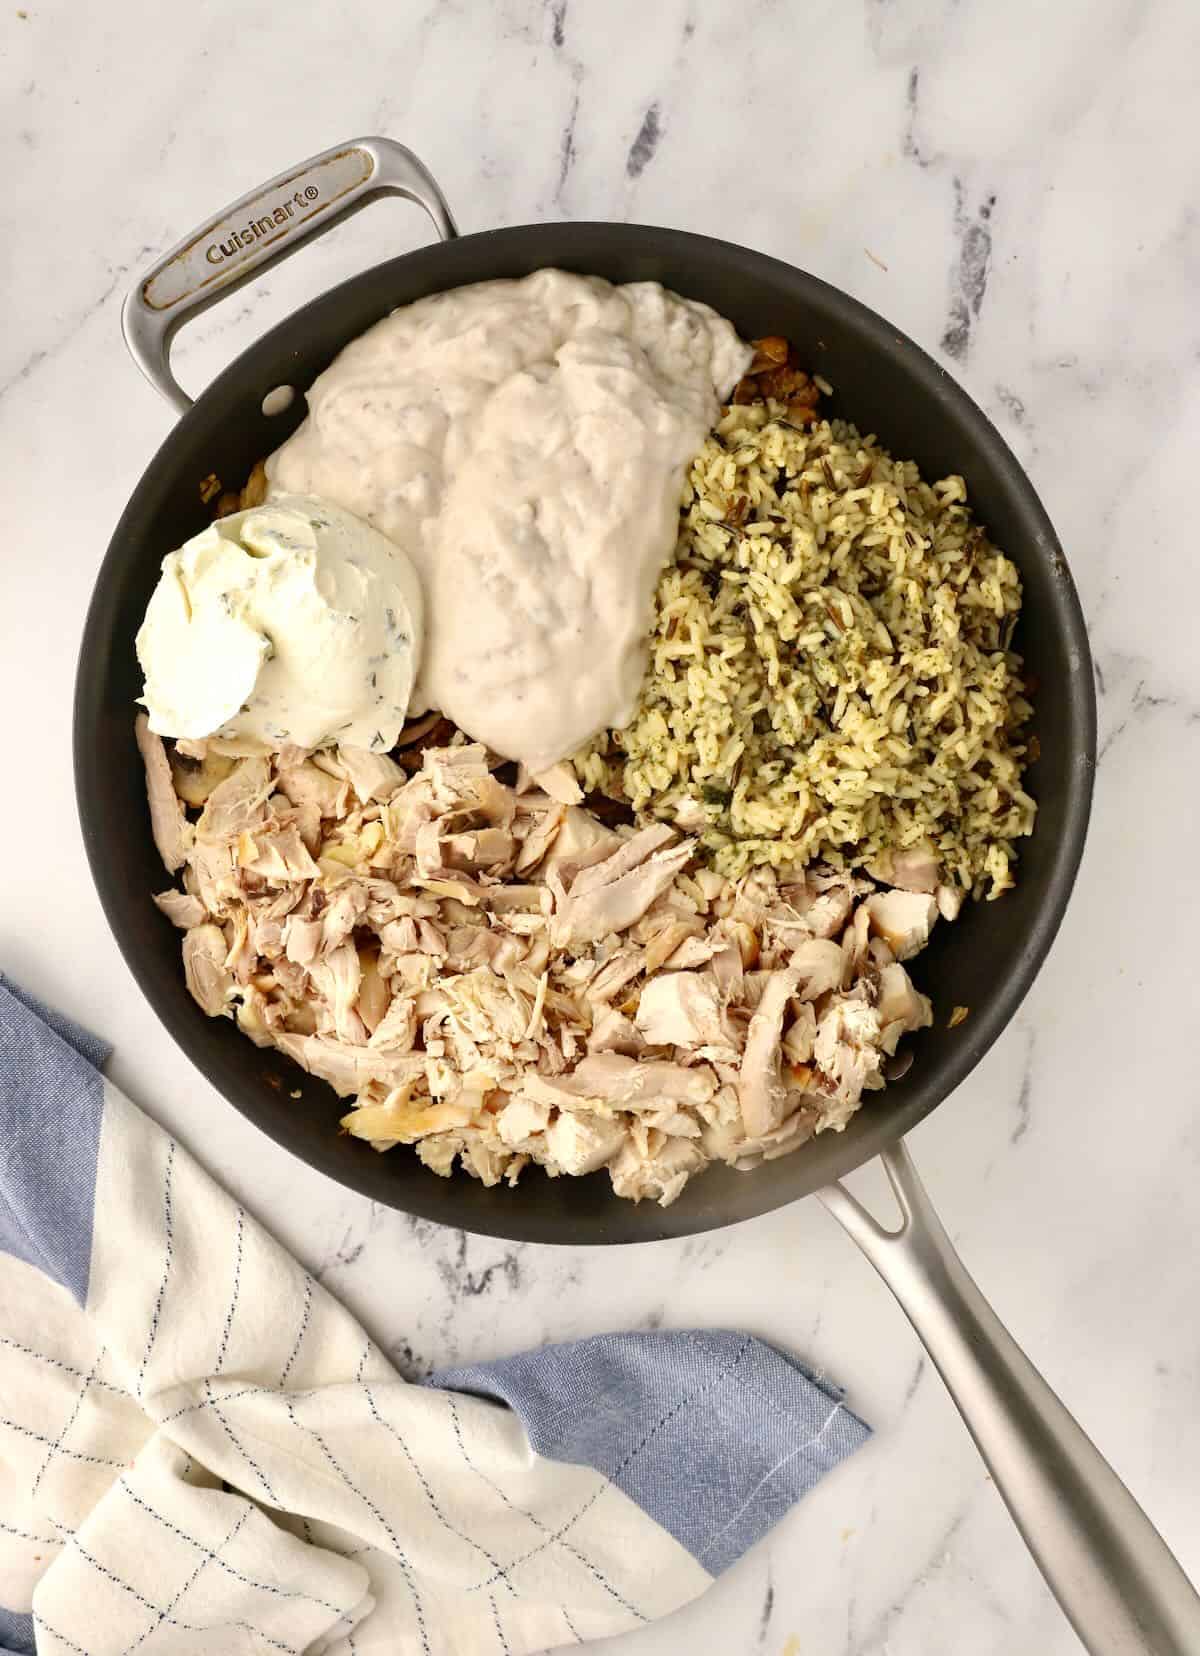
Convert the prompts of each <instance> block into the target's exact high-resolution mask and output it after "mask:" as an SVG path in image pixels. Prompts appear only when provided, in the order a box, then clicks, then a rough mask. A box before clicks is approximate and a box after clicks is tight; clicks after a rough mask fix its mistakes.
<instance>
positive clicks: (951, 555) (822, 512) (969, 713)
mask: <svg viewBox="0 0 1200 1656" xmlns="http://www.w3.org/2000/svg"><path fill="white" fill-rule="evenodd" d="M1020 605H1021V582H1020V577H1019V576H1018V574H1017V570H1016V568H1015V566H1014V565H1013V564H1012V563H1011V562H1010V561H1009V559H1008V558H1006V557H1005V556H1004V555H1003V553H1001V552H998V551H997V550H996V548H995V547H994V546H992V545H991V543H990V542H989V540H988V538H987V536H986V534H985V533H984V531H983V530H982V528H980V527H979V526H978V525H977V524H975V523H974V522H973V520H972V516H971V512H970V509H969V507H968V505H967V496H966V488H965V485H964V483H963V480H962V478H961V477H946V478H943V479H942V480H941V481H940V482H937V483H934V484H932V485H930V484H928V483H925V482H923V481H922V480H921V477H920V474H919V473H918V471H917V468H916V466H915V465H914V464H913V463H912V462H911V461H896V460H893V459H892V458H891V456H890V455H889V454H888V453H887V452H886V450H884V449H882V448H881V447H880V446H879V444H878V443H877V442H876V441H875V440H874V438H872V437H862V436H860V435H859V433H858V432H857V431H856V430H855V428H854V427H853V426H851V425H847V424H845V423H844V422H843V421H840V420H834V421H827V420H826V421H821V422H819V423H818V424H816V425H814V426H812V427H811V429H809V430H807V431H804V430H801V429H799V428H798V427H796V426H794V425H792V424H790V423H789V422H788V420H787V418H786V411H785V409H784V408H783V406H782V405H781V404H779V403H774V402H772V403H766V404H764V403H756V404H749V405H746V406H737V407H732V408H730V409H728V411H727V412H726V413H725V415H724V417H723V418H722V420H721V422H720V424H719V426H718V427H717V430H716V433H715V434H714V435H713V436H712V437H710V439H709V441H708V442H707V443H706V444H705V446H704V449H703V450H702V451H701V453H700V454H699V455H698V456H697V458H696V460H695V461H694V462H693V464H692V467H691V470H690V473H689V477H688V484H687V492H686V495H685V500H684V505H683V510H682V515H681V522H680V537H679V542H678V546H677V549H676V558H675V562H674V563H673V564H672V565H671V566H670V567H669V568H668V569H667V570H666V571H665V572H664V574H663V576H662V579H661V580H660V582H659V586H658V591H657V594H656V600H655V619H654V631H653V635H652V640H651V660H650V667H649V670H648V673H647V676H646V681H645V684H644V686H643V689H642V696H641V701H640V704H639V706H638V710H637V713H636V715H635V717H634V720H633V722H632V724H630V725H629V726H627V727H626V728H625V729H624V730H621V731H610V732H607V733H605V734H604V735H602V736H601V737H599V738H597V740H596V741H595V742H593V743H592V744H591V745H590V746H589V747H588V748H586V749H585V750H584V751H583V752H582V753H580V754H579V755H578V756H577V757H576V760H575V764H576V768H577V771H578V773H579V776H580V778H581V780H582V782H583V784H584V786H585V787H587V788H589V789H592V790H595V791H599V792H605V793H610V794H613V795H615V796H617V797H621V796H624V797H626V798H628V799H629V801H630V802H631V803H632V805H633V806H634V808H635V809H636V810H637V811H639V812H643V813H645V814H648V815H651V816H654V817H661V818H664V819H666V820H667V821H671V822H680V823H681V825H682V826H684V827H687V828H689V829H691V828H695V829H699V830H700V832H701V836H702V841H703V844H704V845H705V847H706V848H707V850H708V852H709V854H710V856H711V858H712V861H713V863H714V865H715V867H716V868H717V869H718V870H719V871H720V872H721V873H722V874H725V875H727V876H737V875H739V874H741V873H742V872H744V871H745V870H746V869H747V868H749V867H751V866H753V865H755V864H758V863H770V864H772V865H774V866H776V867H783V866H787V865H789V864H797V863H801V864H802V863H806V862H809V861H811V860H813V859H815V858H821V859H823V860H825V861H827V862H829V863H832V864H833V865H835V866H838V867H856V866H861V865H866V864H869V863H871V862H872V861H873V860H874V859H875V858H876V857H878V855H879V854H880V853H881V852H883V851H885V850H890V851H896V850H899V849H901V848H903V847H908V846H915V845H922V844H925V843H928V844H930V845H932V846H933V848H934V849H935V850H936V851H937V853H938V855H939V857H940V859H941V864H942V869H943V878H945V879H950V880H953V881H955V882H956V883H957V884H958V885H960V886H961V887H963V888H964V889H966V890H970V891H973V892H974V893H975V894H976V895H982V894H983V893H984V892H985V891H986V892H987V893H988V895H989V896H992V897H995V896H998V895H999V893H1000V892H1002V891H1004V890H1005V889H1006V888H1007V887H1009V886H1010V885H1011V884H1012V883H1013V878H1012V864H1013V860H1014V849H1013V841H1014V840H1016V839H1017V838H1019V837H1020V836H1021V835H1023V834H1028V833H1029V832H1030V831H1031V829H1032V827H1033V819H1034V812H1035V805H1034V801H1033V800H1032V799H1031V798H1030V797H1029V795H1028V794H1027V793H1026V792H1025V791H1024V789H1023V788H1022V786H1021V779H1022V770H1023V768H1024V763H1025V759H1026V744H1025V738H1024V734H1023V727H1024V725H1025V722H1026V721H1027V720H1028V718H1029V716H1030V713H1031V709H1030V706H1029V704H1028V702H1027V701H1026V700H1025V697H1024V693H1023V684H1022V676H1021V659H1020V657H1019V656H1017V655H1016V654H1014V653H1013V651H1012V650H1011V649H1010V648H1009V644H1010V640H1011V637H1012V631H1013V627H1014V625H1015V622H1016V617H1017V613H1018V611H1019V609H1020Z"/></svg>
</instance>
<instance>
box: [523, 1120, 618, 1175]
mask: <svg viewBox="0 0 1200 1656" xmlns="http://www.w3.org/2000/svg"><path fill="white" fill-rule="evenodd" d="M543 1137H544V1139H545V1142H546V1150H547V1153H548V1157H549V1161H550V1164H551V1165H552V1166H554V1167H557V1168H559V1169H560V1170H561V1171H562V1172H563V1173H570V1174H572V1175H574V1176H575V1177H576V1178H578V1177H581V1176H582V1175H583V1174H585V1173H594V1172H595V1171H596V1169H597V1168H600V1167H603V1166H604V1164H605V1162H607V1161H609V1160H610V1159H611V1158H612V1156H613V1155H615V1153H616V1152H617V1151H618V1150H619V1149H620V1147H621V1145H622V1143H623V1142H624V1139H625V1129H624V1127H623V1126H622V1125H621V1123H620V1122H619V1121H614V1120H612V1118H611V1117H608V1116H598V1115H593V1114H591V1113H590V1112H589V1111H586V1110H574V1111H566V1110H564V1111H563V1112H562V1114H561V1115H560V1116H559V1117H558V1118H557V1120H555V1121H552V1122H551V1123H550V1125H549V1126H548V1127H547V1128H546V1131H545V1133H544V1134H543Z"/></svg>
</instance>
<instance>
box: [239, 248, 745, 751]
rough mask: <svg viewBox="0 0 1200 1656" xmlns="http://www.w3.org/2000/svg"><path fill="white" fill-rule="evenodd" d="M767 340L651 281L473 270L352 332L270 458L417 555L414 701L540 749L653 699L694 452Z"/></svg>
mask: <svg viewBox="0 0 1200 1656" xmlns="http://www.w3.org/2000/svg"><path fill="white" fill-rule="evenodd" d="M749 356H750V353H749V351H748V349H747V348H746V346H745V345H743V344H742V342H741V341H740V340H739V339H738V337H737V335H736V333H735V332H734V330H733V328H732V327H731V326H730V324H729V323H728V322H726V321H725V320H724V319H723V318H722V317H720V316H718V315H717V314H716V312H715V311H712V310H710V309H709V308H708V307H707V306H706V305H701V304H697V303H694V302H693V301H690V300H687V299H681V298H678V297H677V296H676V295H674V294H672V293H668V292H666V291H665V290H664V289H662V288H661V287H659V286H658V285H657V284H656V283H652V282H637V283H632V284H629V285H628V286H624V287H614V286H612V285H611V284H610V283H608V282H606V281H603V280H601V279H600V278H598V277H585V276H572V275H567V274H564V273H563V272H561V271H555V270H542V271H538V272H537V273H536V274H535V275H533V276H528V277H525V278H524V279H522V280H520V281H496V282H484V283H479V284H477V285H474V286H470V287H464V288H458V289H455V290H452V291H451V292H448V293H440V294H434V295H432V296H431V297H429V298H427V299H421V300H418V301H417V302H416V303H415V304H412V305H406V306H404V307H403V308H401V309H400V310H397V311H394V312H393V313H392V315H391V316H389V317H387V318H385V320H384V321H382V322H380V323H378V324H377V325H376V326H375V327H374V328H372V329H370V331H369V332H367V333H365V334H364V335H362V337H361V338H359V339H357V340H355V341H354V342H353V343H352V344H351V345H348V346H347V347H346V349H345V350H344V351H343V352H342V353H341V355H340V356H339V357H337V358H336V360H335V361H334V362H333V363H332V365H331V366H330V367H329V368H328V369H326V371H325V373H323V374H322V375H321V376H320V378H319V379H318V380H317V381H316V382H315V384H314V385H313V387H312V389H311V390H310V392H309V394H308V409H309V412H308V418H307V419H306V420H305V422H304V424H303V425H302V426H301V427H300V428H299V430H298V431H297V432H296V433H295V434H294V435H293V436H292V437H291V438H289V439H288V441H287V442H286V443H284V444H283V446H282V447H281V448H280V449H278V450H277V451H276V453H275V454H274V455H272V457H271V459H270V460H269V461H268V463H267V475H268V478H269V480H270V486H271V490H272V493H274V492H276V491H278V492H282V493H288V494H307V495H317V496H321V497H323V498H325V499H327V500H331V501H334V502H336V504H338V505H339V506H342V507H345V508H346V509H347V510H348V511H351V512H354V513H356V514H357V515H358V516H359V517H362V518H365V519H367V521H368V522H370V523H372V524H374V525H375V527H376V528H378V529H380V530H382V531H383V532H384V534H386V535H387V536H389V537H390V538H391V540H393V541H394V542H395V543H396V544H397V545H398V546H399V547H401V548H402V549H403V550H404V552H406V553H407V554H408V555H409V557H410V558H411V559H412V561H413V563H414V564H415V565H416V566H417V569H418V571H419V572H420V576H421V581H422V585H423V588H424V595H425V621H426V639H425V647H424V653H423V658H422V662H421V667H420V672H419V678H418V683H417V689H416V694H415V697H414V701H413V704H412V707H411V711H412V712H417V711H420V710H421V709H422V708H428V707H436V708H439V709H440V710H441V711H442V712H443V713H444V714H445V715H446V716H447V717H448V718H450V719H452V720H454V722H455V723H456V724H458V725H459V726H460V727H461V728H462V729H463V730H465V731H466V732H467V733H468V735H470V736H472V737H474V738H476V739H477V740H480V741H483V742H486V743H487V744H488V746H489V747H491V748H492V749H494V750H495V751H496V752H498V753H501V754H504V755H506V756H507V757H509V758H513V759H520V760H523V761H524V762H525V763H526V764H527V765H528V766H529V767H530V769H531V770H533V771H539V770H543V769H545V768H547V767H548V766H549V765H551V764H553V763H555V762H556V761H557V760H559V759H562V758H564V757H566V756H567V755H568V754H571V753H574V752H575V751H576V749H577V748H579V747H581V746H582V745H583V743H584V742H586V741H587V740H588V739H589V738H590V737H592V736H593V735H595V733H596V732H597V731H598V730H601V729H602V728H604V727H605V726H606V725H613V724H615V725H620V724H622V723H625V722H627V721H628V719H629V718H630V717H631V716H632V713H633V708H634V704H635V702H636V698H637V693H638V689H639V686H640V684H641V681H642V677H643V673H644V670H645V664H646V638H647V632H648V629H649V624H650V614H651V600H652V596H653V591H654V586H655V582H656V580H657V578H658V575H659V573H660V571H661V569H662V567H663V565H664V563H665V562H666V561H667V559H668V558H669V557H670V554H671V551H672V548H673V546H674V544H675V539H676V531H677V514H678V508H679V503H680V498H681V494H682V488H683V480H684V475H685V471H686V468H687V465H688V462H689V461H690V460H691V459H692V458H693V456H694V455H695V454H696V453H697V451H698V450H699V449H700V447H701V445H702V443H703V441H704V438H705V435H706V433H707V432H708V430H709V428H710V427H711V426H712V424H713V422H714V420H715V419H716V416H717V411H718V406H719V401H720V399H721V398H722V397H724V396H725V395H727V394H728V392H729V390H730V388H731V387H732V386H733V384H734V383H735V382H736V380H737V379H738V378H739V376H740V375H741V373H742V372H743V371H744V369H745V367H746V365H747V362H748V360H749Z"/></svg>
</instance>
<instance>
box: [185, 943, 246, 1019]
mask: <svg viewBox="0 0 1200 1656" xmlns="http://www.w3.org/2000/svg"><path fill="white" fill-rule="evenodd" d="M228 953H229V945H228V943H227V942H226V941H225V933H224V932H223V931H222V930H221V928H220V926H214V925H212V924H211V923H210V924H208V925H204V926H193V927H192V929H191V931H190V932H188V933H187V935H186V936H185V937H184V940H183V975H184V977H185V979H186V980H187V986H188V989H189V990H190V992H191V995H192V999H193V1000H194V1001H195V1002H196V1003H197V1005H198V1006H200V1007H201V1009H202V1010H203V1011H205V1012H207V1013H208V1015H209V1017H210V1018H219V1017H220V1016H221V1015H222V1013H226V1012H228V1011H229V1003H230V1000H231V999H232V997H233V994H234V991H235V989H236V987H237V985H236V984H235V982H234V978H233V973H232V972H231V971H230V970H229V968H228V966H227V965H226V964H225V957H226V955H227V954H228Z"/></svg>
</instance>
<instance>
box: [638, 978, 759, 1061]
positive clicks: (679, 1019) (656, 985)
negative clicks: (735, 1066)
mask: <svg viewBox="0 0 1200 1656" xmlns="http://www.w3.org/2000/svg"><path fill="white" fill-rule="evenodd" d="M634 1021H635V1022H636V1024H637V1027H638V1029H639V1030H640V1031H641V1033H642V1035H643V1037H644V1038H645V1040H646V1044H647V1045H648V1046H680V1047H689V1048H691V1047H701V1046H712V1047H727V1048H729V1049H730V1050H731V1052H733V1053H734V1055H736V1049H735V1047H734V1037H733V1035H732V1034H731V1032H730V1030H729V1027H728V1024H727V1022H726V1019H725V1009H724V1005H723V997H722V995H721V989H720V985H719V984H718V983H717V980H716V978H715V977H714V976H713V974H712V973H711V972H660V973H659V975H658V976H657V977H652V978H651V979H650V981H649V982H648V983H647V984H646V987H645V988H644V989H643V990H642V994H641V999H640V1001H639V1002H638V1009H637V1017H636V1019H635V1020H634Z"/></svg>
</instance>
